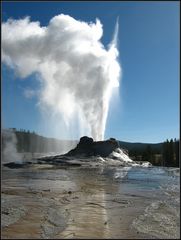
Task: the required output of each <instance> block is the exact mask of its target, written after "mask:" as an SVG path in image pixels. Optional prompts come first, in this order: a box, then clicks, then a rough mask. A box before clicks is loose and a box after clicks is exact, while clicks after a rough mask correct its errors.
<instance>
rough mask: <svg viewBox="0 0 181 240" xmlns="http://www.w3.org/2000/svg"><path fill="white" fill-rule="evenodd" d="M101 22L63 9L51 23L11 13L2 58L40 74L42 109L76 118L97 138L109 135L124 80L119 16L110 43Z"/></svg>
mask: <svg viewBox="0 0 181 240" xmlns="http://www.w3.org/2000/svg"><path fill="white" fill-rule="evenodd" d="M102 35H103V28H102V24H101V22H100V21H99V20H98V19H96V23H86V22H82V21H77V20H75V19H74V18H72V17H70V16H68V15H64V14H60V15H58V16H55V17H53V18H52V19H51V20H50V22H49V24H48V26H46V27H43V26H40V23H39V22H31V21H30V18H29V17H26V18H24V19H21V20H13V19H9V20H8V21H7V22H4V23H3V24H2V60H3V62H4V63H6V64H7V65H9V66H10V67H11V68H14V69H15V71H17V73H18V74H19V76H20V77H21V78H25V77H27V76H29V75H30V74H32V73H38V74H39V78H38V79H39V80H40V79H41V83H42V87H41V89H33V91H35V90H37V91H38V93H39V103H40V106H41V109H48V111H49V113H50V114H51V115H53V116H54V117H55V118H56V119H57V118H58V116H61V117H63V120H64V122H65V123H66V125H67V127H69V126H70V125H71V122H72V121H74V120H75V119H78V121H79V122H80V123H81V124H80V125H81V127H82V128H83V129H81V132H84V133H85V131H87V132H86V134H87V135H91V136H92V137H93V138H94V139H95V140H102V139H104V132H105V126H106V119H107V114H108V108H109V100H110V97H111V93H112V88H113V87H118V86H119V79H120V70H121V69H120V65H119V63H118V61H117V57H118V50H117V46H116V45H117V35H118V21H117V24H116V29H115V34H114V37H113V40H112V42H111V43H110V45H109V47H108V49H106V48H105V47H104V46H103V45H102V43H101V41H100V40H101V37H102Z"/></svg>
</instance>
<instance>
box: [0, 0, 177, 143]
mask: <svg viewBox="0 0 181 240" xmlns="http://www.w3.org/2000/svg"><path fill="white" fill-rule="evenodd" d="M60 13H64V14H68V15H70V16H72V17H74V18H75V19H77V20H82V21H88V22H90V21H93V22H94V21H95V19H96V18H99V19H100V21H101V22H102V24H103V30H104V34H103V38H102V42H103V44H104V45H107V44H108V43H109V42H110V41H111V39H112V36H113V32H114V26H115V22H116V18H117V16H119V51H120V56H119V59H120V63H121V66H122V71H123V76H122V79H121V84H120V88H119V92H120V101H119V103H118V104H117V105H116V106H113V104H110V110H109V114H108V119H107V126H106V133H105V138H109V137H115V138H117V139H120V140H123V141H130V142H161V141H164V140H166V139H167V138H175V137H176V138H179V36H180V34H179V27H180V26H179V14H180V13H179V3H178V2H174V1H170V2H14V3H13V2H12V3H10V2H4V3H3V4H2V17H3V21H6V20H7V19H8V18H10V17H12V18H14V19H20V18H23V17H25V16H27V15H28V16H30V17H31V20H32V21H40V23H41V25H42V26H43V25H47V24H48V22H49V20H50V19H51V18H52V17H53V16H55V15H58V14H60ZM37 84H38V82H37V81H36V79H35V77H34V76H30V77H29V78H28V79H25V80H19V79H18V78H17V76H16V75H15V74H14V72H13V71H12V70H11V69H9V68H7V67H6V66H4V65H3V66H2V125H3V127H16V128H18V129H19V128H23V129H29V130H31V131H36V132H38V133H40V134H42V135H47V134H46V131H45V129H44V128H43V127H41V125H40V124H39V120H40V118H41V117H42V116H41V114H40V113H39V111H38V107H37V104H36V103H37V99H36V98H32V99H27V98H25V97H24V95H23V89H25V88H27V87H37V86H36V85H37ZM50 135H51V134H49V136H50Z"/></svg>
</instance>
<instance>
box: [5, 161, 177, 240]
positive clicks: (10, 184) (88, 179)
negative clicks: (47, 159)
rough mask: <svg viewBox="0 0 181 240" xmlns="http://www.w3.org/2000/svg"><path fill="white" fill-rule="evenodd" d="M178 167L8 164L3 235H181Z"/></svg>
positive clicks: (130, 237)
mask: <svg viewBox="0 0 181 240" xmlns="http://www.w3.org/2000/svg"><path fill="white" fill-rule="evenodd" d="M179 176H180V170H179V169H178V168H163V167H147V168H146V167H111V166H102V167H101V166H98V167H92V168H88V167H70V166H69V167H66V166H65V167H58V166H53V165H51V164H50V165H45V164H40V165H38V164H36V165H30V166H28V167H25V168H18V169H9V168H7V167H3V168H2V200H1V204H2V209H1V211H2V238H12V239H15V238H17V239H21V238H36V239H38V238H46V239H48V238H49V239H51V238H55V239H60V238H74V239H75V238H99V239H100V238H122V239H126V238H128V239H138V238H140V239H148V238H152V239H157V238H163V239H165V238H168V239H170V238H173V239H174V238H179V237H180V235H179V232H180V196H179V185H180V182H179Z"/></svg>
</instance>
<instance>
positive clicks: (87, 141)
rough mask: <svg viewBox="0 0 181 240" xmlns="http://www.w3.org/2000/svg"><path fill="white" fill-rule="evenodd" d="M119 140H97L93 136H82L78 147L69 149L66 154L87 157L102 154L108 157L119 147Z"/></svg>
mask: <svg viewBox="0 0 181 240" xmlns="http://www.w3.org/2000/svg"><path fill="white" fill-rule="evenodd" d="M119 147H120V146H119V142H118V141H117V140H116V139H114V138H110V139H109V140H106V141H97V142H95V141H94V140H93V138H89V137H87V136H84V137H81V138H80V141H79V143H78V144H77V146H76V148H74V149H72V150H71V151H69V152H68V153H67V154H65V155H66V156H76V155H84V156H87V157H90V156H98V155H99V156H101V157H107V156H108V155H109V154H111V153H112V152H113V151H114V150H115V149H116V148H119Z"/></svg>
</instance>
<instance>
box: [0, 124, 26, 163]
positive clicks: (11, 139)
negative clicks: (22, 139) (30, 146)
mask: <svg viewBox="0 0 181 240" xmlns="http://www.w3.org/2000/svg"><path fill="white" fill-rule="evenodd" d="M1 134H2V162H3V163H8V162H17V163H22V157H21V155H20V154H19V153H18V152H17V147H16V145H17V138H16V135H15V133H14V132H13V131H12V130H10V129H8V130H5V129H2V132H1Z"/></svg>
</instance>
